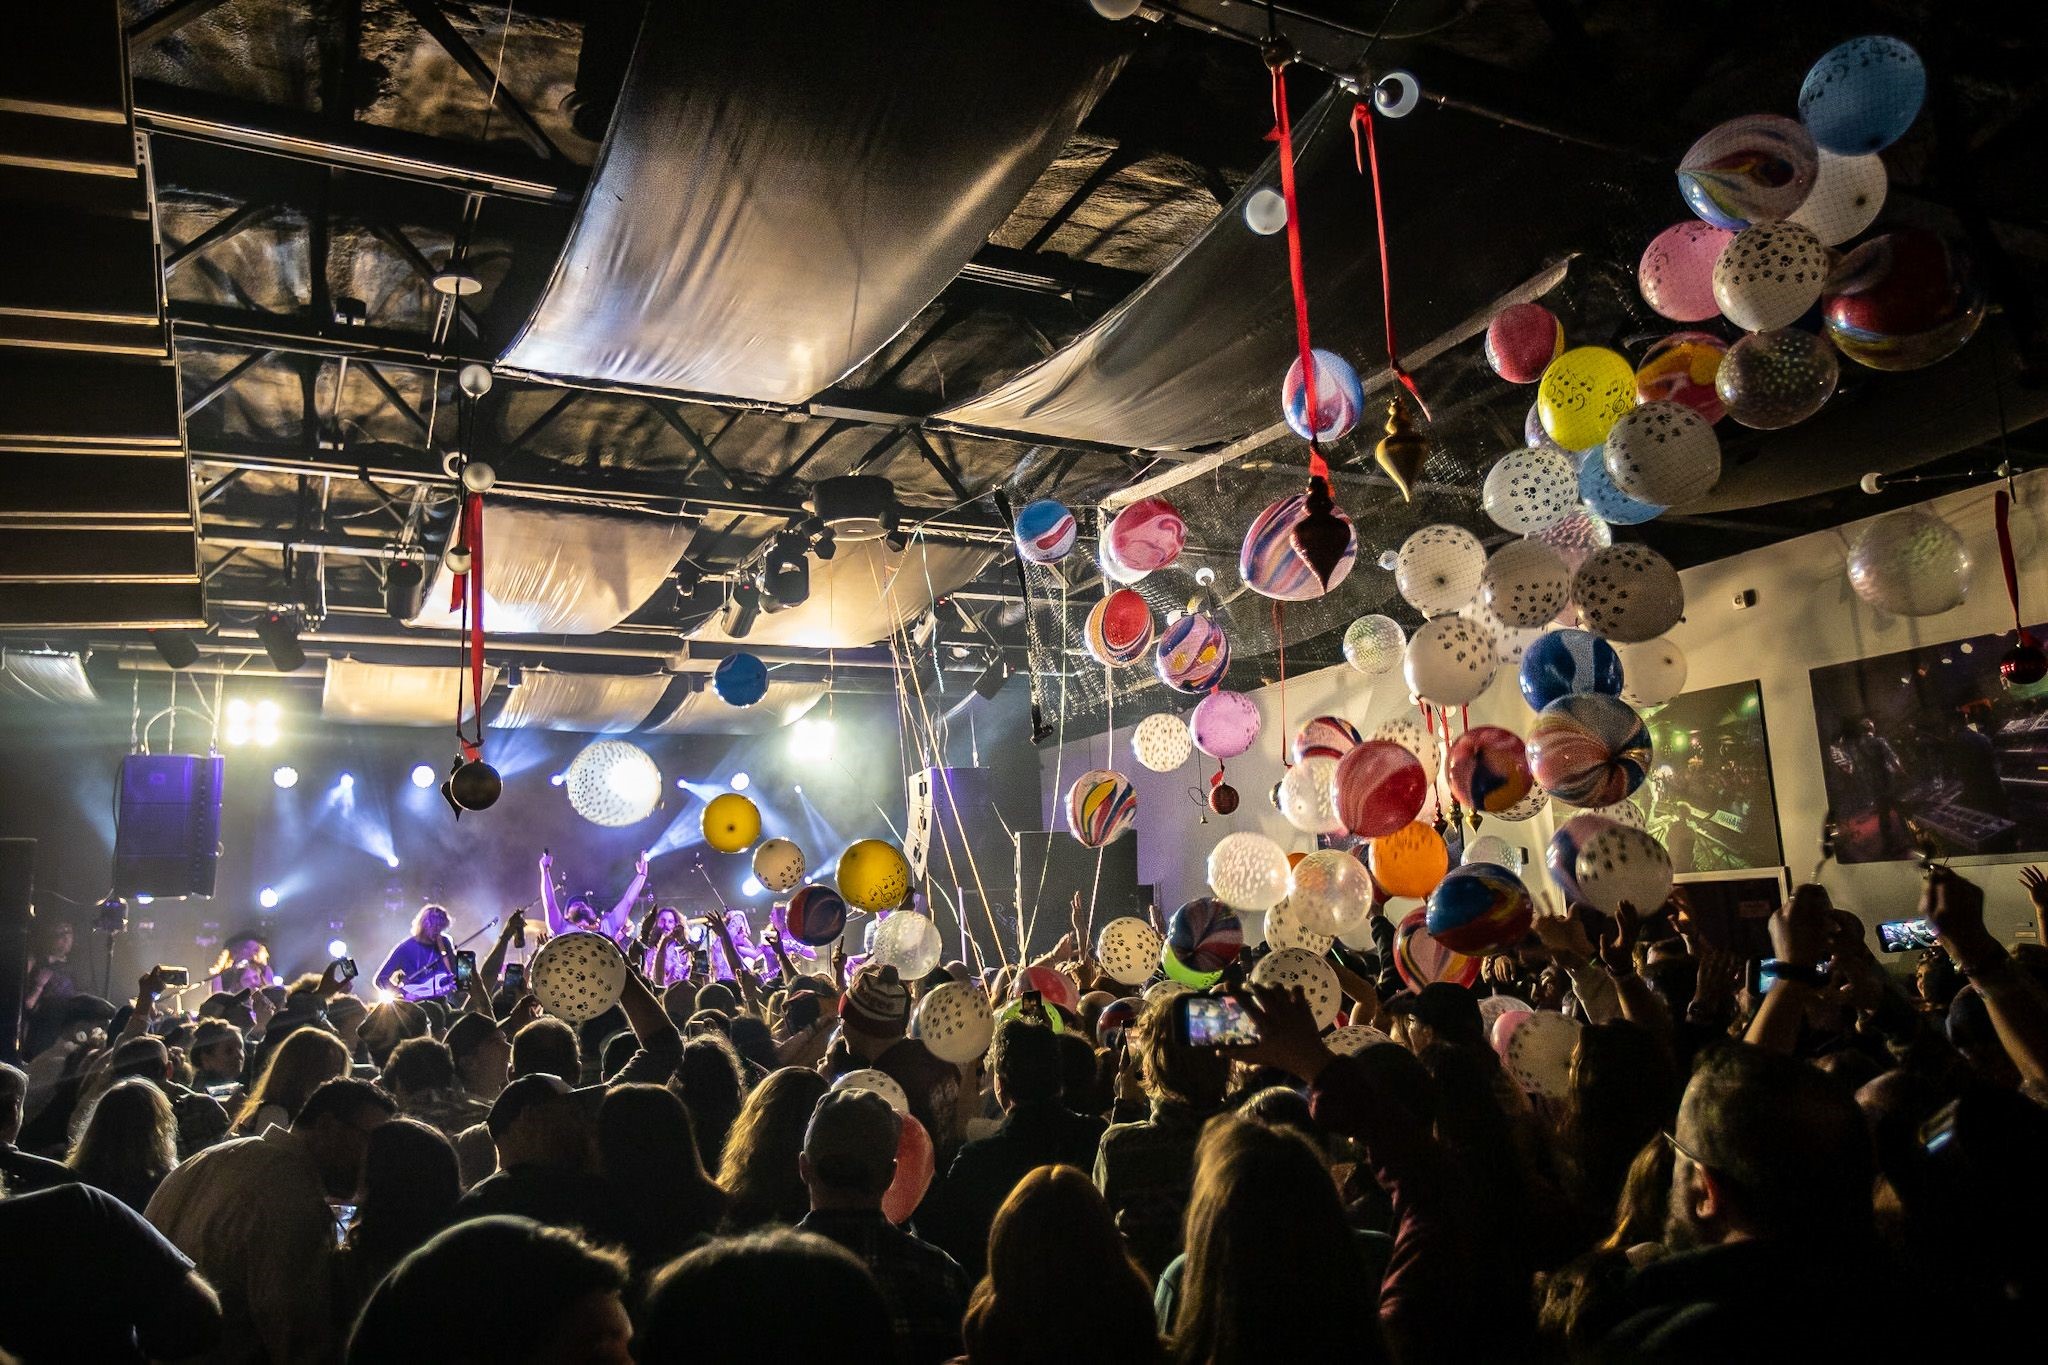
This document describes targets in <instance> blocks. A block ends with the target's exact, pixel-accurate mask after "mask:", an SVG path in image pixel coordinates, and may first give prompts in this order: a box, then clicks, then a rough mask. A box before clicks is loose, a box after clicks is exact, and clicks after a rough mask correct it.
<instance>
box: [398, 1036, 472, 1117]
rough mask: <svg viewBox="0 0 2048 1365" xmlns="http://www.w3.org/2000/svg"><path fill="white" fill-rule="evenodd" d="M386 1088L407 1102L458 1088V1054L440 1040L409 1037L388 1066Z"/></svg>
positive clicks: (400, 1045) (401, 1044) (400, 1099)
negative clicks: (456, 1069) (436, 1092)
mask: <svg viewBox="0 0 2048 1365" xmlns="http://www.w3.org/2000/svg"><path fill="white" fill-rule="evenodd" d="M383 1080H384V1088H385V1089H386V1090H389V1091H390V1092H391V1093H392V1094H394V1095H396V1096H397V1097H398V1098H399V1101H400V1102H401V1103H403V1102H404V1101H406V1100H409V1099H414V1098H417V1097H420V1096H424V1095H426V1094H428V1093H430V1092H432V1091H436V1090H453V1089H454V1088H455V1054H454V1053H453V1052H450V1051H449V1050H448V1044H446V1043H444V1042H442V1041H440V1040H439V1039H438V1038H408V1039H406V1040H405V1041H404V1042H402V1043H400V1044H399V1045H398V1046H397V1047H395V1048H393V1049H392V1050H391V1059H390V1060H389V1061H387V1062H385V1063H384V1077H383Z"/></svg>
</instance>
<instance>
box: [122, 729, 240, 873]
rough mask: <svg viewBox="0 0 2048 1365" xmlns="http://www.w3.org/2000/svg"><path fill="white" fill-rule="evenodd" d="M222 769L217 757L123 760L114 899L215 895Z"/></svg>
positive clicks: (136, 756)
mask: <svg viewBox="0 0 2048 1365" xmlns="http://www.w3.org/2000/svg"><path fill="white" fill-rule="evenodd" d="M225 767H226V760H224V759H222V758H221V757H220V756H219V755H214V756H212V757H209V758H202V757H200V756H199V755H197V754H130V755H128V757H126V758H124V759H122V760H121V794H120V813H119V815H118V816H117V817H116V820H115V824H114V893H115V894H116V895H120V896H133V895H137V894H141V895H147V896H211V895H212V894H213V877H214V869H215V866H216V864H217V863H218V861H219V858H220V798H221V786H222V777H223V775H224V772H225Z"/></svg>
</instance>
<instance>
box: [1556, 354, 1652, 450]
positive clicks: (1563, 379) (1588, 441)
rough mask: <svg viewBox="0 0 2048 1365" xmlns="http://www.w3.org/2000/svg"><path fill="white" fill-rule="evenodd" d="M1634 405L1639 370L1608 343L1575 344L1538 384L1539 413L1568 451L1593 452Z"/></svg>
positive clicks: (1557, 440)
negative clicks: (1608, 345) (1604, 344)
mask: <svg viewBox="0 0 2048 1365" xmlns="http://www.w3.org/2000/svg"><path fill="white" fill-rule="evenodd" d="M1635 405H1636V372H1635V368H1634V367H1633V366H1631V365H1630V364H1629V363H1628V359H1627V357H1625V356H1623V355H1622V354H1621V353H1620V352H1618V351H1610V350H1608V349H1607V348H1606V347H1605V346H1574V347H1573V348H1572V349H1571V350H1569V351H1566V352H1565V353H1564V354H1563V355H1561V356H1559V357H1558V358H1557V359H1555V360H1553V361H1551V362H1550V366H1549V368H1547V369H1545V370H1544V371H1543V378H1542V379H1540V380H1538V381H1537V384H1536V417H1537V420H1538V421H1540V422H1542V423H1543V429H1544V430H1545V431H1546V432H1549V433H1550V439H1551V440H1553V441H1555V442H1557V443H1558V444H1559V445H1561V446H1563V447H1564V448H1565V449H1566V450H1591V449H1592V448H1593V447H1594V446H1597V445H1599V444H1600V443H1601V442H1602V441H1604V440H1606V439H1607V433H1608V431H1609V430H1611V429H1612V428H1613V426H1614V424H1615V423H1616V422H1618V421H1620V420H1621V419H1622V418H1623V417H1624V416H1626V415H1627V414H1628V411H1629V410H1630V409H1631V408H1633V407H1634V406H1635Z"/></svg>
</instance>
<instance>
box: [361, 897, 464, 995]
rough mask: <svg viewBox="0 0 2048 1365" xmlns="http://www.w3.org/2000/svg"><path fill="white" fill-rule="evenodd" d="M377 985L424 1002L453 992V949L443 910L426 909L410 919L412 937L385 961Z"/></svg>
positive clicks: (436, 906) (446, 914)
mask: <svg viewBox="0 0 2048 1365" xmlns="http://www.w3.org/2000/svg"><path fill="white" fill-rule="evenodd" d="M376 985H377V986H378V987H379V988H380V989H383V990H387V991H390V992H391V993H392V994H394V995H399V996H403V997H404V998H405V999H407V1000H425V999H429V998H431V997H433V996H437V995H446V994H448V992H450V991H452V990H454V989H455V945H454V944H453V943H451V942H449V940H448V912H447V911H446V910H444V909H442V908H441V907H440V906H438V905H428V906H424V907H422V908H421V910H420V912H419V913H418V914H417V915H414V916H413V917H412V935H411V937H409V938H406V939H404V940H403V941H401V942H400V943H399V945H398V946H397V947H396V948H393V949H392V950H391V956H389V957H387V958H385V959H384V965H383V966H382V967H379V968H378V969H377V977H376Z"/></svg>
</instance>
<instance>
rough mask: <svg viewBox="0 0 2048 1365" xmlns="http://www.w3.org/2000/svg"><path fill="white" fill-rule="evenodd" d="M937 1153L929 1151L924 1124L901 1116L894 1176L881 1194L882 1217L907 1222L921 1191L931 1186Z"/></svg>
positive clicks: (913, 1211)
mask: <svg viewBox="0 0 2048 1365" xmlns="http://www.w3.org/2000/svg"><path fill="white" fill-rule="evenodd" d="M937 1164H938V1156H937V1154H936V1153H934V1152H933V1151H932V1137H931V1134H930V1133H927V1132H925V1130H924V1125H923V1124H921V1123H919V1122H918V1121H917V1120H916V1119H914V1118H912V1117H911V1116H910V1115H908V1114H905V1115H904V1116H903V1131H902V1132H901V1133H899V1134H898V1135H897V1138H896V1178H895V1179H894V1180H892V1181H890V1182H889V1192H888V1193H887V1194H885V1195H883V1196H882V1216H883V1217H885V1218H887V1219H888V1220H889V1221H890V1222H892V1223H906V1222H908V1221H910V1215H911V1214H913V1213H916V1212H917V1206H918V1205H919V1204H921V1203H923V1202H924V1192H925V1191H926V1190H928V1189H930V1188H931V1185H932V1172H933V1169H934V1168H935V1167H936V1166H937Z"/></svg>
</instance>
